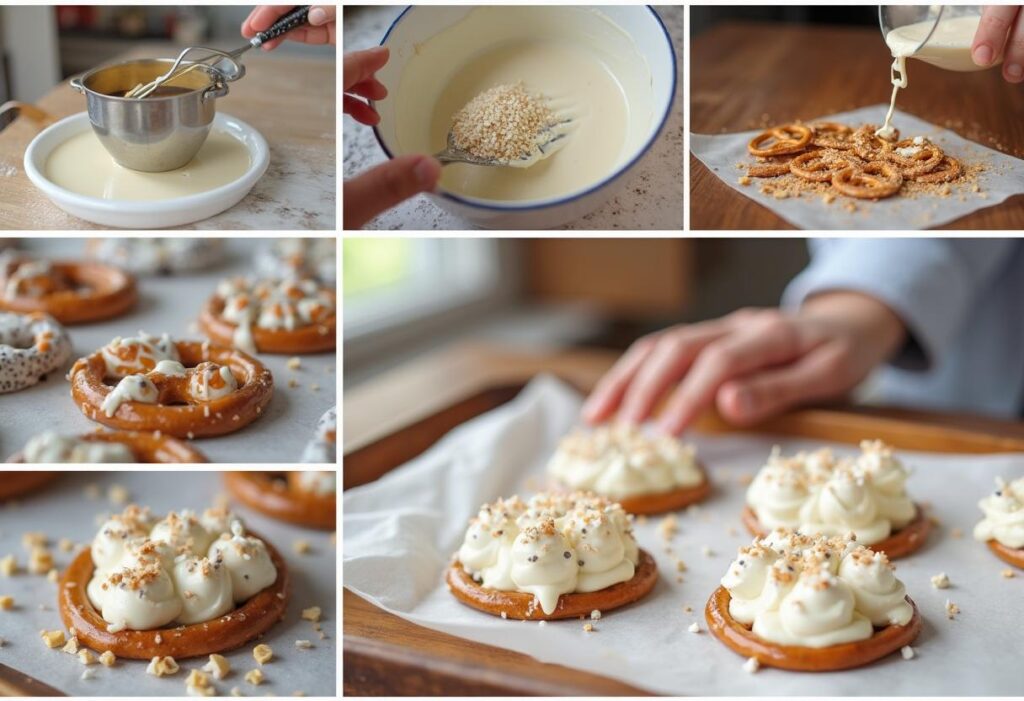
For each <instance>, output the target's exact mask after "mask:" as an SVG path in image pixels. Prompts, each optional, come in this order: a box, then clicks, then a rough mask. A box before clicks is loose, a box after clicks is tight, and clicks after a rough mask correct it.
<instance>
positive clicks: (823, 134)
mask: <svg viewBox="0 0 1024 701" xmlns="http://www.w3.org/2000/svg"><path fill="white" fill-rule="evenodd" d="M811 128H812V129H813V130H814V136H813V137H811V145H812V146H817V147H818V148H831V149H836V150H837V151H846V150H849V149H852V148H853V141H852V140H851V137H852V136H853V129H851V128H850V127H848V126H846V125H845V124H840V123H839V122H817V123H815V124H812V125H811Z"/></svg>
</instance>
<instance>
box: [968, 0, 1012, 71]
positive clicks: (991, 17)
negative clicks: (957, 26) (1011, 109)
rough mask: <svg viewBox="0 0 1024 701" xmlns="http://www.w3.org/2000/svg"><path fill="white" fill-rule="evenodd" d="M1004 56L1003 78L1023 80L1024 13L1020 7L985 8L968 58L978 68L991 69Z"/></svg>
mask: <svg viewBox="0 0 1024 701" xmlns="http://www.w3.org/2000/svg"><path fill="white" fill-rule="evenodd" d="M1000 54H1002V56H1003V78H1004V79H1005V80H1006V81H1007V82H1008V83H1019V82H1021V81H1022V80H1024V12H1022V11H1021V7H1020V5H988V6H986V7H985V9H984V10H982V13H981V24H980V25H978V31H977V33H976V34H975V35H974V43H973V44H972V45H971V57H972V58H973V59H974V63H975V64H977V65H979V66H986V67H987V66H991V65H992V64H993V63H995V62H996V61H997V60H999V56H1000Z"/></svg>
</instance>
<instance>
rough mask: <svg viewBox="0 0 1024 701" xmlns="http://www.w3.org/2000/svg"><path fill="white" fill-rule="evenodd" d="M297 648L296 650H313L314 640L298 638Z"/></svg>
mask: <svg viewBox="0 0 1024 701" xmlns="http://www.w3.org/2000/svg"><path fill="white" fill-rule="evenodd" d="M295 649H296V650H312V649H313V643H312V641H309V640H296V641H295Z"/></svg>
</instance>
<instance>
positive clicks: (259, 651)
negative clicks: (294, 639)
mask: <svg viewBox="0 0 1024 701" xmlns="http://www.w3.org/2000/svg"><path fill="white" fill-rule="evenodd" d="M252 656H253V658H254V659H255V660H256V661H257V662H258V663H260V664H261V665H264V664H266V663H267V662H270V660H272V659H274V651H273V650H271V649H270V646H269V645H267V644H265V643H261V644H259V645H257V646H256V647H254V648H253V649H252Z"/></svg>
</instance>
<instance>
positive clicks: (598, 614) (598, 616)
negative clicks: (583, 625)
mask: <svg viewBox="0 0 1024 701" xmlns="http://www.w3.org/2000/svg"><path fill="white" fill-rule="evenodd" d="M590 620H592V621H600V620H601V612H600V611H598V610H597V609H594V610H593V611H591V612H590Z"/></svg>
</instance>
